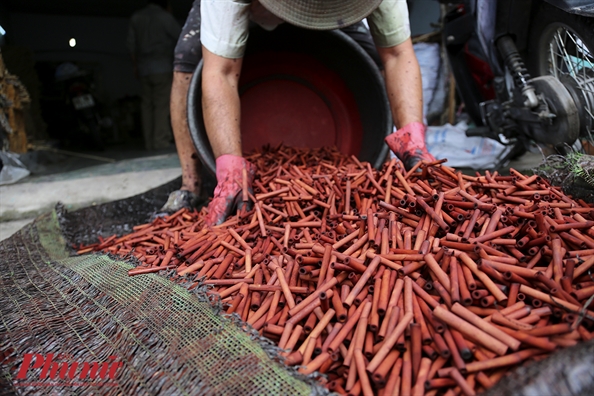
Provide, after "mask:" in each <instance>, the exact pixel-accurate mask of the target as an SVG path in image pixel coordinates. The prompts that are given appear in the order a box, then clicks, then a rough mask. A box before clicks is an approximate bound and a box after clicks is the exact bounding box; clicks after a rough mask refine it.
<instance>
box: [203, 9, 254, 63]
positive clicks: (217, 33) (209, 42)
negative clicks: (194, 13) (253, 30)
mask: <svg viewBox="0 0 594 396" xmlns="http://www.w3.org/2000/svg"><path fill="white" fill-rule="evenodd" d="M200 13H201V18H202V20H201V22H200V41H201V42H202V45H204V47H206V49H207V50H209V51H210V52H212V53H213V54H215V55H219V56H222V57H224V58H230V59H236V58H241V57H243V54H244V52H245V46H246V43H247V39H248V31H249V18H250V1H249V0H202V1H201V4H200Z"/></svg>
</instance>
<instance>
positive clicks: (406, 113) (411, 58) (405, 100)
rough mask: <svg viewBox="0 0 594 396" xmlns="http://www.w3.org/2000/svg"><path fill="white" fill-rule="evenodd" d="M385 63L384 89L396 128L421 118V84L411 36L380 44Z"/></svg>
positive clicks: (380, 51)
mask: <svg viewBox="0 0 594 396" xmlns="http://www.w3.org/2000/svg"><path fill="white" fill-rule="evenodd" d="M378 52H379V54H380V57H381V58H382V61H383V63H384V69H385V77H386V89H387V92H388V99H389V100H390V108H391V110H392V117H393V118H394V124H395V125H396V127H397V128H402V127H403V126H405V125H407V124H409V123H411V122H423V87H422V83H421V70H420V68H419V62H418V61H417V57H416V56H415V52H414V49H413V46H412V42H411V40H410V39H408V40H407V41H405V42H404V43H402V44H399V45H397V46H394V47H389V48H379V47H378Z"/></svg>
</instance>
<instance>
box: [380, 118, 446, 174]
mask: <svg viewBox="0 0 594 396" xmlns="http://www.w3.org/2000/svg"><path fill="white" fill-rule="evenodd" d="M425 129H426V127H425V125H423V124H421V123H420V122H411V123H410V124H406V125H405V126H403V127H402V128H400V129H399V130H397V131H396V132H394V133H392V134H390V135H388V136H387V137H386V139H385V141H386V143H387V144H388V147H390V150H392V152H394V154H396V156H397V157H398V158H400V160H401V161H402V162H403V163H404V166H405V167H406V169H410V168H412V167H413V166H415V164H416V163H417V162H419V161H422V160H425V161H427V162H432V161H435V157H433V156H432V155H431V154H429V152H428V151H427V146H425Z"/></svg>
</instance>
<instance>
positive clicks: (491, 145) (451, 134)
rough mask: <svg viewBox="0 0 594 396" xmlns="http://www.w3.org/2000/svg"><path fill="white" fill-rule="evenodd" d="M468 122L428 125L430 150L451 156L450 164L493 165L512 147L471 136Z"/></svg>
mask: <svg viewBox="0 0 594 396" xmlns="http://www.w3.org/2000/svg"><path fill="white" fill-rule="evenodd" d="M467 128H468V125H467V124H466V122H460V123H458V124H456V125H450V124H445V125H442V126H431V127H428V128H427V132H426V134H425V141H426V143H427V150H429V152H430V153H431V154H433V156H434V157H435V158H436V159H438V160H439V159H443V158H447V159H448V163H447V164H448V166H453V167H465V168H472V169H490V168H493V167H495V165H496V164H497V163H498V162H499V159H500V158H501V157H502V156H503V155H504V154H505V152H506V151H507V150H508V149H509V148H508V147H507V146H504V145H503V144H501V143H499V142H497V141H496V140H493V139H489V138H485V137H467V136H466V129H467Z"/></svg>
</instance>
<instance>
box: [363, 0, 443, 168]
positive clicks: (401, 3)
mask: <svg viewBox="0 0 594 396" xmlns="http://www.w3.org/2000/svg"><path fill="white" fill-rule="evenodd" d="M368 22H369V28H370V30H371V34H372V36H373V39H374V41H375V44H376V47H377V50H378V53H379V55H380V57H381V59H382V62H383V64H384V71H385V79H386V91H387V93H388V100H389V101H390V109H391V110H392V118H393V119H394V124H395V125H396V128H398V130H397V131H396V132H394V133H392V134H390V135H388V136H387V137H386V139H385V140H386V143H387V144H388V147H390V150H392V152H393V153H394V154H396V156H397V157H398V158H400V159H401V160H402V161H403V162H404V166H405V167H406V168H407V169H411V168H412V167H413V166H414V165H415V164H417V163H418V162H419V161H423V160H424V161H427V162H431V161H434V160H435V158H433V156H432V155H431V154H430V153H429V152H428V151H427V147H426V145H425V129H426V127H425V124H424V123H423V87H422V83H421V70H420V68H419V62H418V61H417V57H416V55H415V51H414V49H413V45H412V41H411V39H410V25H409V20H408V8H407V5H406V1H405V0H383V1H382V3H381V4H380V5H379V6H378V8H377V9H376V10H375V11H373V12H372V13H371V15H370V16H369V17H368Z"/></svg>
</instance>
